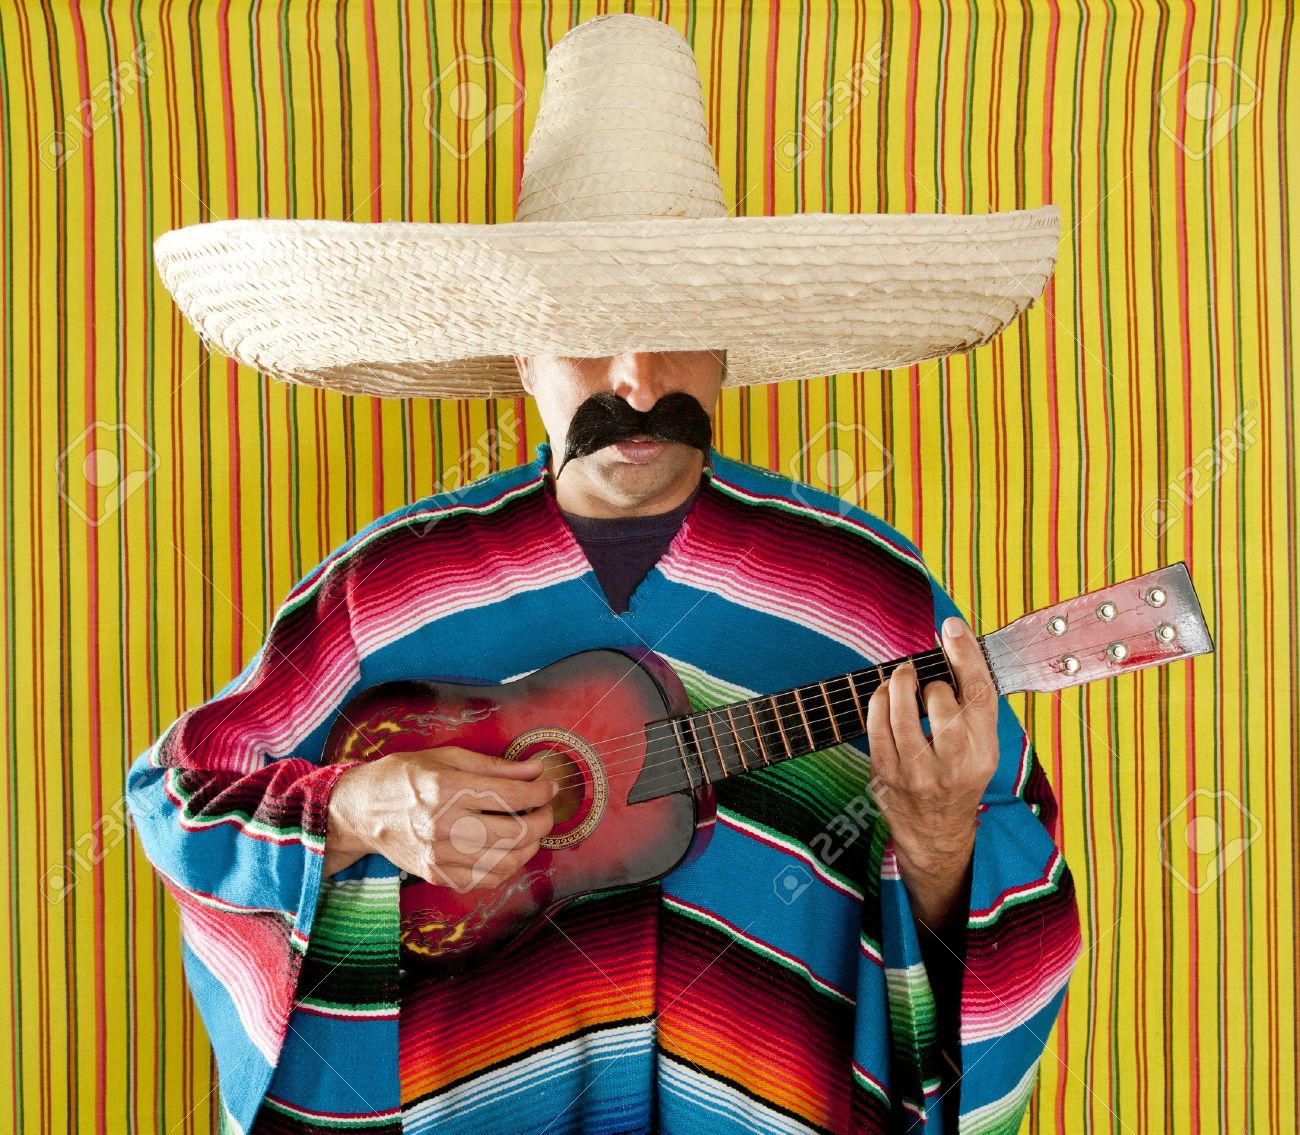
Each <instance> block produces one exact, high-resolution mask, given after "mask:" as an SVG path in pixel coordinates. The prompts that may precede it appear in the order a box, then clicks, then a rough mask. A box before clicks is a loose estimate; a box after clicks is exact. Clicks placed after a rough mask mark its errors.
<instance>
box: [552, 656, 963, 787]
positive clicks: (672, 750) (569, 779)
mask: <svg viewBox="0 0 1300 1135" xmlns="http://www.w3.org/2000/svg"><path fill="white" fill-rule="evenodd" d="M882 665H883V664H882ZM937 667H942V669H937ZM932 670H933V672H931V671H932ZM891 673H892V671H891ZM947 673H948V667H947V665H946V664H945V663H939V662H935V663H931V664H927V665H926V666H922V667H918V668H917V679H918V681H922V682H924V681H929V680H933V679H934V678H937V677H942V676H945V675H946V674H947ZM839 677H843V675H840V676H839ZM867 677H869V678H874V677H876V675H875V674H874V673H873V674H869V675H867ZM886 677H888V675H886ZM837 680H838V677H837V678H829V679H827V681H828V682H834V681H837ZM801 688H802V687H801ZM877 688H878V686H877ZM788 692H789V691H786V690H779V691H777V693H779V694H783V693H788ZM874 692H875V690H874V689H873V690H872V691H871V692H870V693H867V694H866V695H865V697H863V696H862V695H859V698H860V700H861V701H863V702H865V701H866V700H867V699H869V698H870V697H871V694H872V693H874ZM775 696H776V695H774V694H758V695H756V696H755V697H754V698H749V699H745V701H769V702H770V701H771V699H772V698H773V697H775ZM745 701H742V702H728V703H726V704H725V705H718V706H708V707H706V708H704V709H698V710H690V711H688V712H687V713H683V714H680V715H675V716H676V717H677V718H678V719H680V718H682V717H687V716H691V717H698V716H702V715H704V714H706V713H708V714H710V715H712V714H714V713H721V712H722V711H724V710H725V709H726V708H727V705H730V706H733V707H734V706H736V705H743V704H745ZM829 701H830V704H831V707H832V708H831V710H830V711H829V713H828V715H827V716H828V717H829V716H830V714H835V715H837V716H838V715H839V714H840V713H842V712H843V711H845V710H846V709H852V711H853V714H854V716H855V717H857V716H858V713H857V705H858V703H857V702H856V701H855V700H854V698H853V696H852V694H850V695H849V696H848V697H843V696H841V697H840V701H839V703H838V704H836V696H835V695H832V696H831V697H830V699H829ZM826 702H827V699H818V700H817V701H815V702H814V708H813V711H812V712H814V713H815V712H816V711H817V710H816V707H817V706H823V705H825V704H826ZM770 708H771V713H772V715H773V717H774V718H776V715H777V713H778V710H777V709H776V707H775V705H772V706H771V707H770ZM865 708H866V707H865V705H864V706H863V709H864V712H865ZM740 712H741V714H742V718H741V720H749V722H750V724H751V726H752V725H753V719H752V718H746V717H744V716H743V715H744V714H745V713H746V712H747V711H744V710H742V711H740ZM755 712H756V715H757V716H758V718H759V726H760V728H762V727H763V726H764V725H767V726H769V728H768V731H767V732H766V733H765V734H759V733H755V737H756V738H761V739H756V740H755V741H754V742H751V743H750V744H749V745H748V746H747V745H745V744H743V743H742V742H741V741H740V738H739V734H738V733H737V732H736V731H732V732H733V736H734V737H735V738H736V744H735V748H736V751H737V752H740V751H742V750H743V749H744V748H746V747H752V748H754V749H756V750H757V751H758V753H759V754H760V755H761V758H762V764H754V765H749V766H748V767H747V768H745V767H742V768H739V769H729V768H728V767H727V764H726V761H725V760H724V759H723V756H722V755H719V756H718V764H719V766H720V767H722V768H723V769H726V770H727V773H728V775H735V774H737V773H740V772H747V771H752V770H755V769H759V768H770V767H772V765H773V764H774V763H778V762H774V761H772V760H770V759H768V757H767V756H766V753H767V746H766V744H764V743H763V741H764V740H770V739H771V738H772V736H773V733H772V729H773V728H775V726H773V724H772V722H771V721H770V720H769V721H765V720H764V718H763V716H762V714H760V713H758V712H757V708H756V711H755ZM668 720H673V718H655V719H654V720H653V721H648V722H646V724H647V725H651V724H655V723H657V722H661V721H668ZM778 720H780V723H781V726H782V727H783V728H784V729H785V731H786V733H797V734H799V735H801V736H803V735H806V731H805V730H804V727H803V717H800V718H799V721H798V723H797V724H796V725H791V724H790V723H789V722H788V721H787V720H786V719H785V718H783V717H782V718H778ZM813 724H815V723H814V722H813V721H812V720H809V726H810V727H811V726H812V725H813ZM816 724H820V723H816ZM863 725H864V730H863V731H864V732H865V722H864V723H863ZM704 728H707V726H704ZM728 729H730V725H729V723H724V724H723V730H724V733H725V731H726V730H728ZM699 732H700V730H699V729H697V733H699ZM778 733H779V730H778ZM857 735H858V736H861V735H862V733H859V734H857ZM627 738H636V740H635V741H634V742H633V743H632V744H630V745H620V746H619V747H618V748H616V749H608V750H603V751H602V746H605V745H607V744H609V743H610V742H613V741H622V740H625V739H627ZM644 739H645V732H644V730H643V731H642V732H641V733H624V734H621V735H619V736H616V737H606V738H603V739H602V740H600V741H590V742H588V744H590V745H591V747H592V748H593V749H595V750H596V752H597V754H598V755H599V756H600V758H601V762H600V763H601V767H602V768H603V769H605V770H606V771H608V770H610V769H614V768H618V767H620V766H621V765H628V764H636V763H637V762H639V761H642V757H641V756H640V753H641V751H642V749H643V745H642V744H641V742H642V741H644ZM843 743H845V742H837V741H832V742H831V744H843ZM699 748H700V754H699V755H698V756H695V757H694V758H693V759H694V760H695V762H696V763H700V762H701V759H702V757H704V756H706V755H708V754H707V747H706V746H704V745H701V746H700V747H699ZM717 748H718V750H719V753H720V754H721V745H719V746H717ZM631 751H635V753H636V755H633V756H631V757H628V758H626V759H624V760H618V761H610V760H607V759H606V757H610V756H614V755H616V754H618V753H626V752H631ZM817 751H818V750H817V749H809V750H808V752H809V753H815V752H817ZM652 752H653V753H654V754H655V756H656V757H659V758H662V761H663V763H666V764H668V765H669V766H670V767H671V768H673V769H674V770H675V769H676V768H677V767H678V765H679V764H682V763H683V762H684V761H685V760H687V759H688V754H686V753H685V752H684V751H683V750H681V749H680V747H676V746H673V745H671V744H668V745H664V746H663V747H661V748H659V747H656V746H655V745H654V742H653V741H652V742H648V743H646V744H645V745H644V753H645V756H646V757H647V758H648V757H649V756H650V754H651V753H652ZM794 755H795V754H785V753H783V754H782V755H781V757H780V758H778V760H788V759H791V758H792V757H793V756H794ZM800 755H803V754H800ZM683 767H684V768H685V767H688V766H685V765H683ZM705 768H706V769H707V764H706V765H705ZM687 776H688V779H689V778H691V773H687ZM586 779H587V775H586V773H584V772H581V771H578V772H573V773H566V774H565V775H564V776H561V777H557V778H556V780H555V781H554V783H555V784H557V785H559V786H560V787H562V788H567V787H569V786H570V784H581V783H583V782H585V781H586ZM704 783H705V784H713V783H715V782H714V781H711V780H709V779H708V777H707V775H705V777H704ZM691 785H692V787H696V785H695V783H694V780H693V779H692V780H691Z"/></svg>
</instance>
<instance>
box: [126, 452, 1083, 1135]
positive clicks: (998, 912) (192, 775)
mask: <svg viewBox="0 0 1300 1135" xmlns="http://www.w3.org/2000/svg"><path fill="white" fill-rule="evenodd" d="M549 457H550V449H549V445H548V443H546V442H542V443H540V444H539V445H538V447H537V450H536V458H535V460H533V461H532V462H529V463H527V464H525V465H522V466H519V467H516V468H514V469H510V470H507V471H503V472H499V473H494V474H491V475H489V476H487V477H484V478H482V479H480V480H479V481H476V482H474V483H472V484H470V485H468V486H466V487H464V488H461V489H459V490H457V491H455V492H447V493H440V494H437V495H434V496H431V497H428V498H426V499H424V500H421V501H419V502H417V503H415V504H410V505H406V506H403V507H402V508H399V509H397V510H396V511H394V512H392V513H390V514H389V515H387V516H385V517H382V518H381V519H379V520H377V521H375V522H374V523H372V524H370V525H368V526H367V527H366V528H364V529H363V530H362V531H361V532H359V533H357V534H356V535H355V536H353V537H351V538H350V539H349V540H348V541H346V542H345V543H344V544H343V545H342V546H341V547H339V548H338V549H337V550H336V551H334V552H333V553H331V554H330V555H329V556H328V557H327V558H326V559H325V560H324V561H323V562H322V563H321V564H320V565H318V566H317V567H316V568H315V569H314V570H312V571H311V572H310V573H309V574H308V575H307V576H305V577H304V578H303V579H302V580H301V581H300V582H299V583H298V584H297V585H296V586H295V587H294V588H293V589H292V591H291V592H290V593H289V595H288V597H287V598H286V600H285V602H284V603H283V605H282V606H281V607H280V609H279V611H278V612H277V613H276V616H275V619H274V621H273V625H272V627H271V630H270V633H269V635H268V637H267V641H266V643H265V644H264V645H263V647H262V648H261V649H260V650H259V652H258V653H257V655H256V656H255V657H254V658H253V660H252V661H251V662H250V663H249V665H248V667H247V668H246V669H245V670H244V672H243V673H242V674H240V675H239V676H238V677H237V678H235V679H234V680H233V681H232V682H231V683H230V684H229V685H228V686H226V688H225V689H223V690H221V691H220V692H219V693H218V694H217V695H216V696H215V697H213V698H212V699H211V700H209V701H208V702H206V703H205V704H203V705H200V706H197V707H195V708H192V709H190V710H188V711H187V712H186V713H184V714H183V715H182V716H181V717H179V718H178V719H177V720H176V721H175V722H174V723H173V724H172V725H171V726H170V727H169V728H168V729H167V730H166V731H165V732H164V733H163V734H162V736H161V737H160V738H159V739H158V740H157V741H156V742H155V743H154V744H153V745H152V746H151V747H150V748H149V749H148V750H147V751H146V752H144V753H142V754H141V755H140V756H139V757H138V758H137V759H136V760H135V762H134V763H133V765H132V767H131V769H130V771H129V774H128V781H127V793H128V802H129V806H130V810H131V813H132V817H133V819H134V821H135V826H136V830H137V832H138V834H139V836H140V839H141V841H142V843H143V846H144V849H145V851H146V853H147V854H148V856H149V858H150V860H151V861H152V863H153V864H154V865H155V867H156V868H157V870H158V872H159V874H160V877H161V878H162V880H163V882H164V883H165V885H166V886H167V888H168V890H169V891H170V893H171V894H172V896H173V897H174V899H175V901H176V903H177V904H178V907H179V910H180V915H181V926H182V932H183V959H184V966H185V972H186V975H187V977H188V984H189V988H190V991H191V993H192V995H193V997H194V999H195V1001H196V1003H197V1006H198V1008H199V1011H200V1013H201V1015H202V1017H203V1020H204V1023H205V1025H206V1027H207V1031H208V1035H209V1038H210V1040H211V1043H212V1046H213V1049H214V1053H215V1056H216V1060H217V1065H218V1076H219V1091H220V1099H221V1111H222V1124H223V1130H227V1131H241V1132H247V1131H250V1130H256V1131H259V1132H272V1131H283V1132H302V1131H327V1130H328V1131H388V1132H394V1133H396V1132H403V1131H406V1132H410V1131H432V1132H440V1133H441V1132H455V1133H462V1132H465V1133H468V1132H474V1133H480V1132H488V1133H491V1132H502V1133H507V1135H514V1133H522V1132H533V1133H538V1135H540V1133H542V1132H545V1133H546V1135H563V1133H566V1132H583V1133H597V1132H599V1133H613V1132H643V1131H646V1132H648V1131H663V1132H673V1133H686V1132H710V1133H724V1135H725V1133H728V1132H755V1131H761V1132H807V1131H833V1132H842V1131H866V1132H869V1131H886V1130H890V1131H895V1130H909V1129H913V1128H915V1129H920V1127H921V1126H922V1125H925V1128H926V1130H928V1131H931V1132H933V1131H939V1130H941V1129H942V1109H941V1106H940V1103H939V1099H938V1097H939V1094H940V1090H939V1087H940V1082H941V1064H940V1054H939V1051H938V1045H937V1043H936V1039H935V1014H934V1000H933V996H932V992H931V986H930V982H929V980H928V978H927V974H926V970H925V966H924V964H923V961H922V953H921V949H920V944H919V941H918V936H917V929H916V926H915V924H914V922H913V917H912V912H911V909H910V906H909V896H908V892H907V889H906V886H905V885H904V883H903V881H902V879H901V878H900V876H899V873H898V870H897V865H896V862H895V859H894V855H893V849H892V844H891V842H890V839H889V833H888V829H887V827H886V825H885V824H884V823H883V821H880V820H879V819H878V818H877V813H876V812H875V809H874V808H873V807H872V806H871V797H870V788H869V786H868V779H869V752H868V747H867V742H866V740H865V738H863V739H861V740H859V741H855V742H847V743H843V744H840V745H837V746H835V747H833V748H830V749H826V750H822V751H820V752H817V753H814V754H811V755H808V756H805V757H801V758H797V759H795V760H791V761H787V762H784V763H783V764H778V765H774V766H772V767H770V768H765V769H761V770H758V771H755V772H753V773H750V774H748V775H745V776H740V777H735V778H732V779H730V780H728V781H726V782H724V783H722V784H720V785H718V786H717V792H718V803H719V814H718V821H717V824H716V827H715V830H714V833H713V836H712V840H711V842H710V843H709V845H708V848H707V851H706V852H705V853H704V854H703V855H702V856H700V857H699V858H698V859H697V860H695V861H694V862H691V863H689V864H687V865H684V866H681V867H679V868H677V869H676V870H675V871H674V872H672V873H671V874H670V875H669V876H667V877H666V878H665V879H664V880H663V881H662V882H661V883H659V884H655V885H652V886H646V887H642V888H635V889H632V890H630V891H623V892H621V893H611V894H602V895H597V896H593V897H589V898H587V899H585V900H582V901H579V902H577V903H574V904H572V905H571V906H570V907H568V908H565V909H564V910H563V911H561V912H560V913H559V914H558V915H557V916H556V917H555V920H554V924H553V926H552V927H550V928H548V930H547V934H546V935H545V936H543V937H542V938H540V939H539V943H538V945H537V946H536V947H535V948H534V949H533V950H532V951H531V953H530V957H529V959H528V962H529V964H528V965H524V964H522V963H514V964H512V966H511V967H506V968H504V969H503V968H500V967H498V968H496V969H493V970H489V971H487V972H486V973H485V975H483V976H481V977H477V976H476V977H475V978H474V979H472V980H470V981H467V982H460V981H459V980H458V982H457V983H456V984H455V986H446V987H444V988H438V987H437V986H436V983H429V982H425V983H423V984H422V985H418V986H411V985H410V983H409V981H407V980H405V979H404V974H403V970H402V968H401V964H400V955H399V949H398V937H397V934H398V899H399V885H400V882H399V876H398V870H397V868H396V867H395V866H394V865H393V864H392V863H391V862H390V861H389V860H387V859H385V858H383V857H382V856H380V855H377V854H370V855H366V856H363V857H362V858H361V859H359V860H358V861H357V862H356V863H354V864H353V865H352V866H350V867H348V868H346V869H344V870H342V871H340V872H338V873H337V874H336V875H334V876H333V877H332V878H324V877H323V870H322V868H323V863H324V857H323V847H324V841H325V833H326V819H327V807H328V800H329V795H330V791H331V788H332V786H333V784H334V782H335V781H336V780H337V778H338V776H339V775H340V774H341V773H342V771H343V769H344V767H345V766H343V765H336V764H331V765H322V764H321V763H320V762H321V755H322V751H323V748H324V743H325V737H326V734H327V733H328V731H329V728H330V726H331V724H332V722H333V720H334V717H335V714H336V712H337V710H338V709H339V708H340V707H341V706H342V705H343V703H344V702H345V701H347V700H348V698H350V697H351V696H352V695H353V694H355V693H357V692H358V691H360V690H361V689H363V688H365V687H367V686H370V685H373V684H375V683H379V682H384V681H390V680H394V679H398V678H411V677H421V678H433V677H443V678H447V679H452V680H462V681H475V682H483V681H492V682H500V681H505V680H508V679H511V678H514V677H517V676H519V675H521V674H525V673H527V672H529V671H532V670H535V669H538V668H540V667H542V666H545V665H547V664H549V663H551V662H553V661H556V660H557V659H560V658H563V657H565V656H567V655H569V654H572V653H575V652H577V651H581V650H587V649H592V648H597V647H619V646H623V647H632V646H642V647H644V646H648V647H650V648H651V649H653V650H654V651H655V652H656V653H657V654H659V655H660V656H661V657H663V658H664V659H666V660H667V661H668V662H669V664H670V665H671V666H672V667H673V668H674V670H675V671H676V672H677V674H678V675H680V677H681V678H682V680H683V682H684V684H685V686H686V688H687V690H688V692H689V694H690V697H691V701H692V704H693V706H694V707H695V708H697V709H698V708H704V707H706V706H711V705H717V704H721V703H723V702H728V701H735V700H738V699H741V698H747V697H752V696H755V695H757V694H763V693H772V692H775V691H778V690H782V689H787V688H789V687H791V686H795V685H798V684H803V683H809V682H814V681H816V680H818V679H822V678H827V677H830V676H833V675H838V674H842V673H845V672H847V671H849V670H853V669H858V668H860V667H863V666H866V665H869V664H871V663H876V662H883V661H888V660H892V659H895V658H898V657H901V656H903V655H906V654H912V653H917V652H920V651H924V650H930V649H933V648H934V647H935V646H937V645H939V637H938V628H939V626H940V624H941V623H942V622H943V619H944V618H945V617H947V616H948V615H952V614H958V612H957V610H956V607H955V605H954V604H953V602H952V600H951V599H950V598H949V597H948V596H947V594H946V593H945V592H944V591H943V589H942V588H941V587H940V586H939V585H938V584H937V583H936V581H935V580H934V578H933V576H932V575H931V574H930V572H929V571H928V570H927V568H926V567H925V565H924V563H923V562H922V560H921V557H920V555H919V553H918V551H917V549H916V548H915V547H914V546H913V545H912V544H911V543H910V542H909V541H908V540H907V539H905V538H904V537H903V536H901V535H900V534H899V533H898V532H897V531H895V530H894V529H893V528H891V527H890V526H889V525H887V524H885V523H883V522H882V521H881V520H879V519H878V518H876V517H875V516H872V515H870V514H869V513H867V512H864V511H862V510H860V509H857V508H855V507H852V506H850V505H848V504H846V503H845V502H843V501H842V500H840V499H839V498H838V497H836V496H834V495H832V494H829V493H825V492H822V491H819V490H816V489H813V488H811V487H809V486H807V485H803V484H801V483H799V482H796V481H792V480H790V479H788V478H786V477H782V476H778V475H776V474H773V473H771V472H767V471H765V470H762V469H759V468H757V467H754V466H752V465H748V464H744V463H741V462H738V461H735V460H733V459H730V458H728V457H725V456H724V455H722V454H720V453H718V452H717V450H712V451H711V453H710V457H709V460H708V461H707V462H706V464H705V469H704V472H705V476H704V478H703V480H702V482H701V487H700V490H699V493H698V495H697V497H696V500H695V501H694V503H693V504H692V507H691V509H690V511H689V513H688V514H687V517H686V520H685V522H684V524H683V525H682V527H681V529H680V530H679V531H678V532H677V534H676V536H674V538H673V540H672V543H671V544H670V545H669V547H668V550H667V551H666V552H665V553H664V555H663V557H662V558H661V559H660V560H659V561H658V562H657V563H656V564H655V566H654V567H653V568H652V569H651V570H650V571H649V573H648V574H647V575H646V577H645V578H644V579H643V580H642V581H641V583H640V584H639V586H638V587H637V588H636V590H635V592H634V593H633V595H632V598H631V601H630V606H629V609H628V610H627V611H626V612H624V613H623V614H622V615H615V614H614V613H613V612H612V610H611V609H610V607H609V605H608V603H607V601H606V599H605V597H604V595H603V594H602V592H601V590H600V587H599V586H598V584H597V581H596V578H595V575H594V573H593V572H592V570H591V566H590V563H589V562H588V561H587V559H586V557H585V555H584V554H583V552H582V549H581V546H580V545H579V544H578V543H577V541H576V540H575V538H574V537H573V535H572V533H571V531H570V530H569V528H568V526H567V525H566V524H565V523H564V520H563V517H562V515H561V513H560V511H559V509H558V505H557V501H556V497H555V490H554V482H553V478H552V475H551V473H550V471H549V467H548V461H549ZM998 731H999V741H1000V746H1001V762H1000V764H999V767H998V770H997V773H996V774H995V776H994V778H993V780H992V782H991V783H990V785H989V787H988V790H987V792H986V794H985V797H984V801H983V803H982V805H981V812H980V817H979V820H980V823H979V827H978V829H977V832H976V838H975V849H974V861H973V867H972V874H971V889H970V913H969V918H968V920H967V922H966V936H965V970H964V973H963V981H962V987H961V1021H960V1041H961V1045H960V1057H961V1066H962V1068H963V1069H964V1075H963V1077H962V1079H961V1081H960V1107H961V1123H960V1129H961V1131H962V1132H963V1133H971V1132H1012V1131H1015V1130H1016V1129H1017V1128H1018V1125H1019V1121H1020V1118H1021V1115H1022V1113H1023V1111H1024V1109H1025V1107H1026V1105H1027V1102H1028V1099H1029V1095H1030V1093H1031V1091H1032V1089H1033V1085H1034V1081H1035V1076H1036V1072H1037V1067H1038V1062H1039V1060H1040V1058H1041V1056H1042V1052H1043V1048H1044V1045H1045V1043H1046V1039H1047V1036H1048V1033H1049V1031H1050V1030H1051V1028H1052V1025H1053V1023H1054V1020H1055V1017H1056V1014H1057V1012H1058V1010H1059V1007H1060V1004H1061V1000H1062V998H1063V996H1064V992H1065V986H1066V983H1067V980H1068V978H1069V975H1070V972H1071V969H1072V968H1073V965H1074V963H1075V961H1076V960H1077V957H1078V954H1079V950H1080V935H1079V921H1078V911H1077V906H1076V900H1075V895H1074V888H1073V882H1072V879H1071V876H1070V872H1069V870H1068V868H1067V867H1066V864H1065V862H1064V860H1063V858H1062V856H1061V854H1060V852H1059V850H1058V849H1057V847H1056V846H1055V844H1054V842H1053V839H1052V836H1051V834H1050V833H1051V830H1052V828H1053V825H1054V821H1055V816H1056V803H1055V800H1054V799H1053V796H1052V792H1051V789H1050V786H1049V784H1048V782H1047V780H1046V778H1045V776H1044V774H1043V771H1042V768H1041V766H1040V765H1039V763H1038V761H1037V760H1036V758H1035V756H1034V751H1033V749H1032V747H1031V745H1030V743H1029V741H1028V739H1027V737H1026V735H1025V733H1024V731H1023V729H1022V728H1021V726H1020V724H1019V722H1018V721H1017V719H1016V717H1015V715H1014V713H1013V711H1012V710H1011V708H1010V706H1009V705H1008V703H1007V701H1006V699H1005V698H1002V699H1001V700H1000V711H999V723H998ZM404 994H405V995H404Z"/></svg>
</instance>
